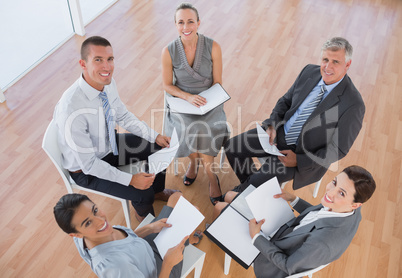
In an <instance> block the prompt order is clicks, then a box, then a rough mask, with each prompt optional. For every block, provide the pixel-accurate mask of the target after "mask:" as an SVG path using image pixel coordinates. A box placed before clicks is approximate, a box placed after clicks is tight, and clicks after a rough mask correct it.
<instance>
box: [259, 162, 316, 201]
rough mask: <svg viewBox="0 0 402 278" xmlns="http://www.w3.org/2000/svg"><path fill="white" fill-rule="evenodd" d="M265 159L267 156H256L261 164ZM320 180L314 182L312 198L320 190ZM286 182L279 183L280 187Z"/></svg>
mask: <svg viewBox="0 0 402 278" xmlns="http://www.w3.org/2000/svg"><path fill="white" fill-rule="evenodd" d="M267 159H268V157H258V161H259V162H260V163H261V164H264V163H265V161H266V160H267ZM321 181H322V178H321V179H320V180H319V181H317V182H316V184H315V187H314V191H313V197H314V198H316V197H317V194H318V191H319V190H320V185H321ZM287 183H288V182H287V181H285V182H283V183H282V184H281V188H282V189H283V188H284V187H285V185H286V184H287Z"/></svg>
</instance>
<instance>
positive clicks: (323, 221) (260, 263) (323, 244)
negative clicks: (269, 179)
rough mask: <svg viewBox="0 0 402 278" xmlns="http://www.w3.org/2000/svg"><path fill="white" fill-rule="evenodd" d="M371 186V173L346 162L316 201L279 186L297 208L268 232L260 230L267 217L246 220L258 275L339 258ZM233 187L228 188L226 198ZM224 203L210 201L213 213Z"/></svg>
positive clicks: (302, 268)
mask: <svg viewBox="0 0 402 278" xmlns="http://www.w3.org/2000/svg"><path fill="white" fill-rule="evenodd" d="M375 188H376V184H375V181H374V179H373V177H372V175H371V174H370V173H369V172H368V171H367V170H365V169H364V168H362V167H360V166H349V167H347V168H345V169H344V170H343V171H342V172H341V173H340V174H339V175H337V176H336V177H335V178H334V179H333V180H332V181H331V182H330V183H328V185H327V186H326V193H325V195H324V196H323V197H322V199H321V204H319V205H317V206H313V205H311V204H309V203H307V202H306V201H304V200H302V199H300V198H299V197H296V196H295V195H293V194H291V193H289V192H287V191H285V190H282V193H281V194H278V195H275V196H274V197H275V198H283V199H284V200H286V201H288V202H290V205H291V206H292V207H293V208H294V209H295V210H296V211H297V212H299V213H300V215H299V216H298V217H295V218H293V219H292V220H290V221H288V222H287V223H286V224H284V225H283V226H282V227H280V228H279V229H278V230H277V231H275V232H274V233H273V234H272V235H269V236H266V235H264V234H262V233H261V232H260V231H261V226H262V224H264V222H265V221H269V219H263V220H261V221H259V222H258V223H257V222H256V220H255V219H252V220H251V221H250V223H249V231H250V239H251V240H252V243H253V244H254V246H255V247H256V248H257V249H258V250H259V251H260V252H261V253H260V254H259V255H258V257H257V258H256V260H255V261H254V272H255V275H256V276H257V277H275V278H277V277H287V276H288V275H292V274H294V273H299V272H302V271H307V270H310V269H314V268H316V267H319V266H321V265H325V264H328V263H330V262H332V261H334V260H336V259H338V258H339V257H340V256H341V255H342V254H343V252H345V250H346V249H347V247H348V246H349V244H350V242H351V241H352V239H353V237H354V235H355V234H356V232H357V228H358V227H359V223H360V220H361V212H360V210H361V208H360V207H361V206H362V204H363V203H364V202H366V201H367V200H368V199H369V198H370V197H371V196H372V195H373V193H374V191H375ZM237 194H238V193H237V192H233V191H230V192H228V193H227V194H226V196H225V201H227V202H231V201H232V200H233V199H234V198H235V197H236V196H237ZM226 206H227V203H218V204H217V205H216V206H215V215H218V213H219V212H220V211H221V210H222V209H224V208H225V207H226Z"/></svg>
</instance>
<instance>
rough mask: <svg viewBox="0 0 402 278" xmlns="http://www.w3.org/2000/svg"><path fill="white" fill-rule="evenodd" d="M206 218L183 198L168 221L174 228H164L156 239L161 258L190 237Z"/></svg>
mask: <svg viewBox="0 0 402 278" xmlns="http://www.w3.org/2000/svg"><path fill="white" fill-rule="evenodd" d="M204 218H205V217H204V215H202V214H201V212H200V211H199V210H198V209H197V208H196V207H195V206H193V205H192V204H191V203H190V202H189V201H187V200H186V199H185V198H184V197H183V196H181V197H180V199H179V201H178V202H177V204H176V205H175V207H174V209H173V211H172V213H171V214H170V216H169V217H168V219H167V221H166V223H168V224H172V227H170V228H163V229H162V231H161V232H160V233H159V234H158V235H157V236H156V237H155V239H154V242H155V245H156V247H157V248H158V251H159V254H160V255H161V257H162V258H163V257H164V256H165V254H166V252H167V251H168V250H169V248H172V247H174V246H176V245H177V244H179V243H180V242H181V241H182V239H183V238H184V237H185V236H188V235H190V234H191V233H192V232H193V231H194V230H195V229H196V228H197V227H198V225H200V223H201V222H202V221H203V220H204Z"/></svg>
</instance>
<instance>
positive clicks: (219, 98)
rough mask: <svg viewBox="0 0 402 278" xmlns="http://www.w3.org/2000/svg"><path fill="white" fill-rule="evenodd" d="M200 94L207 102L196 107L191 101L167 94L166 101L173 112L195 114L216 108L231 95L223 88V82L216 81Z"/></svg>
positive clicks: (201, 113) (202, 113)
mask: <svg viewBox="0 0 402 278" xmlns="http://www.w3.org/2000/svg"><path fill="white" fill-rule="evenodd" d="M199 96H202V97H204V98H206V100H207V104H205V105H203V106H200V107H196V106H194V105H192V104H191V103H189V102H187V101H185V100H184V99H181V98H178V97H173V96H170V95H166V101H167V103H168V104H169V108H170V110H171V111H172V112H175V113H182V114H194V115H204V114H206V113H208V112H209V111H211V110H212V109H214V108H215V107H217V106H219V105H221V104H222V103H224V102H226V101H228V100H229V99H230V96H229V95H228V93H227V92H226V91H225V90H224V89H223V87H222V86H221V84H219V83H216V84H215V85H213V86H212V87H211V88H209V89H207V90H205V91H203V92H201V93H200V94H199Z"/></svg>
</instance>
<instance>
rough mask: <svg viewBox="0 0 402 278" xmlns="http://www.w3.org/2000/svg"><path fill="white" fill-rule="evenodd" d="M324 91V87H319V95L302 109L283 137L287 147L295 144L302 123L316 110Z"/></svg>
mask: <svg viewBox="0 0 402 278" xmlns="http://www.w3.org/2000/svg"><path fill="white" fill-rule="evenodd" d="M326 91H327V90H326V89H325V87H324V85H321V91H320V93H319V94H318V95H317V96H316V98H315V99H313V100H312V101H311V102H310V103H309V104H308V105H307V106H306V107H305V108H304V109H303V111H302V112H301V113H300V115H299V116H297V119H296V121H295V122H294V123H293V124H292V126H291V127H290V129H289V131H288V133H287V134H286V136H285V140H286V143H287V144H288V145H294V144H296V142H297V139H298V138H299V135H300V131H301V130H302V127H303V125H304V123H305V122H306V120H307V119H308V117H310V115H311V113H313V111H314V110H315V109H316V108H317V106H318V104H320V102H321V100H322V97H323V95H324V93H325V92H326Z"/></svg>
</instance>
